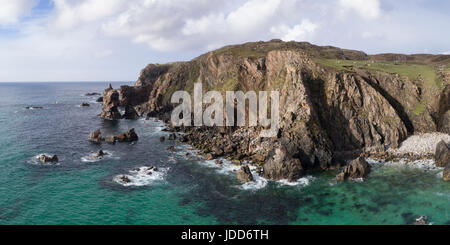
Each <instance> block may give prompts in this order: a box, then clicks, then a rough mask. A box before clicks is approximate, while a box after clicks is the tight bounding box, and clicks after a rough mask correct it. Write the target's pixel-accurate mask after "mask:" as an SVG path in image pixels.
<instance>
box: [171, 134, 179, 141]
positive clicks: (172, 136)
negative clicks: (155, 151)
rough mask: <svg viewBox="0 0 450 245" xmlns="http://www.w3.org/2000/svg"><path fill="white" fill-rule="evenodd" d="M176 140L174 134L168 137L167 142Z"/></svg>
mask: <svg viewBox="0 0 450 245" xmlns="http://www.w3.org/2000/svg"><path fill="white" fill-rule="evenodd" d="M176 139H177V135H176V134H170V135H169V140H176Z"/></svg>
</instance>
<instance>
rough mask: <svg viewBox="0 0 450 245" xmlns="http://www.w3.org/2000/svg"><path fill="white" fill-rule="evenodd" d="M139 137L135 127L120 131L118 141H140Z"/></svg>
mask: <svg viewBox="0 0 450 245" xmlns="http://www.w3.org/2000/svg"><path fill="white" fill-rule="evenodd" d="M138 140H139V137H138V135H137V134H136V132H135V131H134V128H132V129H130V130H128V132H126V133H120V134H118V135H117V141H119V142H134V141H138Z"/></svg>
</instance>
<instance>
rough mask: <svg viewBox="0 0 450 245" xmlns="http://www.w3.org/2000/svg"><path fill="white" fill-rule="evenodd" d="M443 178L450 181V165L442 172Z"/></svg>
mask: <svg viewBox="0 0 450 245" xmlns="http://www.w3.org/2000/svg"><path fill="white" fill-rule="evenodd" d="M442 179H443V180H444V181H450V165H447V167H445V169H444V172H443V173H442Z"/></svg>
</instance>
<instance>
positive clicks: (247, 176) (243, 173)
mask: <svg viewBox="0 0 450 245" xmlns="http://www.w3.org/2000/svg"><path fill="white" fill-rule="evenodd" d="M237 178H238V180H239V181H241V182H245V183H247V182H252V181H254V179H253V175H252V172H251V171H250V168H249V167H248V165H244V166H242V167H241V169H240V170H239V171H238V175H237Z"/></svg>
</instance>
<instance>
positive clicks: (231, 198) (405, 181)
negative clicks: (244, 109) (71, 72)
mask: <svg viewBox="0 0 450 245" xmlns="http://www.w3.org/2000/svg"><path fill="white" fill-rule="evenodd" d="M120 84H127V83H113V87H115V88H117V87H119V85H120ZM128 84H131V83H128ZM106 86H107V83H106V82H95V83H0V225H37V224H42V225H93V224H95V225H183V224H190V225H200V224H202V225H209V224H212V225H214V224H297V225H359V224H361V225H397V224H411V223H413V222H414V220H415V219H416V218H418V217H419V216H421V215H425V216H428V219H429V221H430V222H432V223H433V224H436V225H442V224H447V225H449V224H450V183H445V182H443V181H442V177H441V176H442V169H438V168H433V167H431V165H432V162H430V163H428V165H427V164H422V165H420V167H418V166H408V165H404V164H395V163H377V162H371V163H372V164H373V168H372V173H371V174H370V175H369V177H368V178H367V179H366V180H364V181H359V182H346V183H334V181H333V178H334V176H335V175H336V174H337V171H330V172H326V173H322V172H311V173H307V175H306V176H305V177H304V178H302V179H300V180H299V181H297V182H296V183H287V182H283V181H278V182H276V181H268V180H265V179H263V178H259V177H257V178H256V180H257V181H256V182H255V183H252V184H241V183H239V182H238V181H237V180H236V170H237V169H239V167H238V166H234V165H233V164H231V163H229V162H225V164H224V166H223V167H217V166H216V165H215V164H214V163H213V161H206V160H204V159H203V158H202V157H200V156H198V155H196V151H195V149H192V148H191V147H190V146H188V145H184V144H182V143H179V142H178V141H169V140H166V141H165V142H163V143H160V142H159V140H158V139H159V137H161V136H167V135H168V133H166V132H163V131H162V129H163V128H164V124H163V123H162V122H160V121H157V120H154V119H151V120H144V119H141V120H121V121H118V122H110V121H105V120H102V119H101V118H100V117H98V116H97V115H98V114H99V113H100V112H101V104H100V103H96V102H95V100H96V99H97V97H86V96H84V94H86V93H90V92H98V93H102V91H103V90H104V89H105V88H106ZM83 102H87V103H89V104H90V107H81V106H80V104H81V103H83ZM27 106H41V107H43V109H35V110H29V109H26V108H25V107H27ZM131 128H135V130H136V133H137V134H138V136H139V141H138V142H137V143H136V144H129V143H118V144H116V145H108V144H102V145H96V144H92V143H90V142H89V141H88V139H87V138H88V135H89V133H90V132H92V131H94V130H96V129H100V130H101V131H102V133H103V134H104V135H113V134H117V133H119V132H125V131H127V130H129V129H131ZM172 145H173V146H175V148H176V150H177V152H175V153H173V152H169V151H167V147H169V146H172ZM99 150H104V151H106V152H107V153H109V154H108V155H107V156H106V157H104V158H103V159H101V160H95V159H93V158H92V154H93V153H95V152H97V151H99ZM44 153H46V154H56V155H58V157H59V159H60V162H59V163H58V164H57V165H52V164H48V165H42V164H40V163H39V162H38V161H37V159H36V156H39V155H40V154H44ZM186 153H190V155H189V156H185V154H186ZM151 166H155V167H157V168H158V169H159V170H158V172H157V173H154V174H152V175H150V176H149V175H147V174H146V173H145V171H146V169H145V168H144V167H151ZM136 168H139V171H137V169H136ZM122 175H127V176H129V178H130V180H131V181H132V182H131V183H128V184H126V183H123V182H121V181H120V178H119V177H120V176H122Z"/></svg>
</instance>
